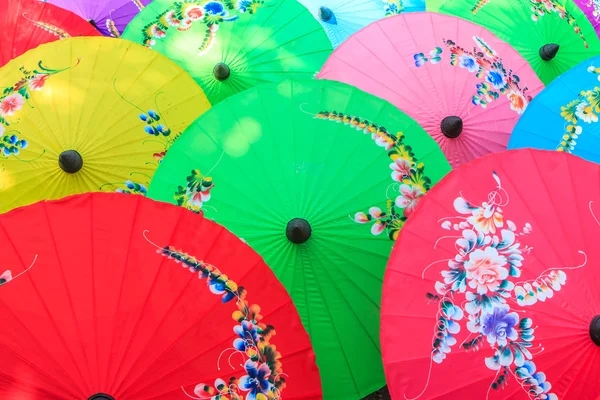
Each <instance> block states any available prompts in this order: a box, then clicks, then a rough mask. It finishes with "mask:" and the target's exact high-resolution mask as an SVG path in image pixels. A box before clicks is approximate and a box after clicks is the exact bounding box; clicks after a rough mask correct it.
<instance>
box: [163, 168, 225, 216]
mask: <svg viewBox="0 0 600 400" xmlns="http://www.w3.org/2000/svg"><path fill="white" fill-rule="evenodd" d="M186 180H187V184H186V186H178V187H177V191H176V192H175V195H174V196H173V197H174V199H175V202H176V203H177V205H178V206H183V207H185V208H187V209H188V210H191V211H193V212H195V213H201V212H202V205H203V204H204V203H206V202H207V201H209V200H210V191H211V189H212V188H213V187H214V186H215V185H214V184H213V180H212V178H211V177H208V176H204V175H202V173H201V172H200V170H198V169H195V170H192V172H191V175H189V176H188V177H187V178H186Z"/></svg>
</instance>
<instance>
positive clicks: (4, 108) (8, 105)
mask: <svg viewBox="0 0 600 400" xmlns="http://www.w3.org/2000/svg"><path fill="white" fill-rule="evenodd" d="M23 104H25V99H23V96H21V95H20V94H19V93H13V94H11V95H10V96H6V97H5V98H4V99H2V101H0V115H2V116H3V117H10V116H12V115H15V112H17V111H19V110H20V109H21V108H23Z"/></svg>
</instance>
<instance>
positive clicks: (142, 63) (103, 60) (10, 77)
mask: <svg viewBox="0 0 600 400" xmlns="http://www.w3.org/2000/svg"><path fill="white" fill-rule="evenodd" d="M141 71H143V73H141V74H140V72H141ZM0 88H2V89H1V92H0V93H1V94H0V151H1V154H0V157H1V164H2V167H1V168H0V193H2V201H1V202H0V212H5V211H7V210H9V209H11V208H14V207H17V206H21V205H26V204H31V203H33V202H36V201H38V200H42V199H56V198H60V197H64V196H66V195H69V194H76V193H82V192H87V191H97V190H100V189H102V190H107V191H114V190H126V191H136V192H144V191H145V190H146V188H145V186H144V185H147V184H148V182H149V180H150V176H151V175H152V174H153V173H154V170H155V169H156V167H157V165H158V162H159V161H160V159H161V158H162V156H163V155H164V152H165V151H166V150H167V149H168V147H169V146H170V144H171V143H172V142H173V141H174V140H175V138H176V137H177V136H178V135H179V133H180V132H181V131H183V129H185V128H186V127H187V126H188V124H189V123H191V122H192V121H193V120H194V119H195V118H196V117H197V116H198V115H199V114H201V113H202V112H203V111H205V110H207V109H208V108H209V107H210V105H209V104H208V101H207V99H206V96H204V94H203V93H202V90H201V89H200V88H199V87H198V85H196V84H195V83H194V81H193V80H192V78H190V77H189V75H187V74H186V73H185V72H184V71H183V70H182V69H181V68H179V67H178V66H177V65H175V64H174V63H172V62H171V61H169V60H168V59H167V58H165V57H163V56H161V55H160V54H158V53H156V52H152V51H150V50H148V49H146V48H144V47H143V46H139V45H137V44H135V43H131V42H128V41H125V40H122V41H121V40H114V39H110V38H104V37H96V38H72V39H67V40H61V41H58V42H53V43H48V44H45V45H42V46H40V47H38V48H36V49H34V50H30V51H28V52H27V53H26V54H24V55H22V56H21V57H19V58H17V59H15V60H13V61H11V62H10V63H8V64H6V65H5V66H4V67H2V68H1V69H0ZM131 181H134V182H131ZM134 183H135V185H134ZM140 183H142V184H144V185H139V184H140Z"/></svg>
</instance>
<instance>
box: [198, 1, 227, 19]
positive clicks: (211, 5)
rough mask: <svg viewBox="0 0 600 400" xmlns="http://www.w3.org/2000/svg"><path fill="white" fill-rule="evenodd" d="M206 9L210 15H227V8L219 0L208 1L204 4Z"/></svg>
mask: <svg viewBox="0 0 600 400" xmlns="http://www.w3.org/2000/svg"><path fill="white" fill-rule="evenodd" d="M204 11H205V12H206V13H207V14H210V15H221V16H225V15H227V11H226V10H225V7H224V6H223V4H221V3H219V2H218V1H209V2H208V3H206V4H205V5H204Z"/></svg>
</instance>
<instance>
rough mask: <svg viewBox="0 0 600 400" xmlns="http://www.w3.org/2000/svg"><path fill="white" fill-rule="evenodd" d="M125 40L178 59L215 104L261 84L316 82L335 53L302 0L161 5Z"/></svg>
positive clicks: (158, 1)
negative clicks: (328, 58) (328, 57)
mask: <svg viewBox="0 0 600 400" xmlns="http://www.w3.org/2000/svg"><path fill="white" fill-rule="evenodd" d="M123 38H125V39H128V40H132V41H134V42H136V43H140V44H144V45H145V46H147V47H149V48H152V49H154V50H156V51H158V52H160V53H161V54H164V55H165V56H167V57H169V58H170V59H172V60H173V61H175V62H176V63H177V64H179V65H180V66H181V67H182V68H183V69H185V70H186V71H187V72H188V73H189V74H190V75H191V76H192V77H193V78H194V79H195V80H196V82H197V83H198V84H199V85H200V86H201V87H202V89H203V90H204V92H205V93H206V95H207V96H208V99H209V101H210V102H211V104H215V103H218V102H219V101H222V100H223V99H225V98H227V97H229V96H231V95H232V94H235V93H238V92H241V91H244V90H246V89H249V88H251V87H253V86H255V85H258V84H263V83H269V82H279V81H282V80H284V79H286V78H298V79H302V78H311V77H312V76H313V75H314V74H315V73H316V72H317V71H318V70H319V68H320V67H321V65H323V63H324V62H325V60H326V58H327V56H328V55H329V54H330V53H331V50H332V48H331V44H330V42H329V40H328V39H327V35H326V34H325V32H324V30H323V28H322V27H321V26H320V24H319V23H318V22H317V21H316V20H315V19H314V18H313V17H312V15H311V14H310V13H309V12H308V10H307V9H306V8H304V7H303V6H302V5H301V4H300V3H298V2H297V1H295V0H266V1H262V0H242V1H238V2H235V3H234V2H230V1H224V0H214V1H188V2H172V1H171V0H154V1H153V2H152V3H151V4H150V5H149V6H148V7H146V8H145V9H144V10H143V11H142V12H141V13H140V14H139V15H138V16H137V17H136V18H134V19H133V21H131V23H130V24H129V25H128V26H127V29H126V30H125V33H124V34H123Z"/></svg>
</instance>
